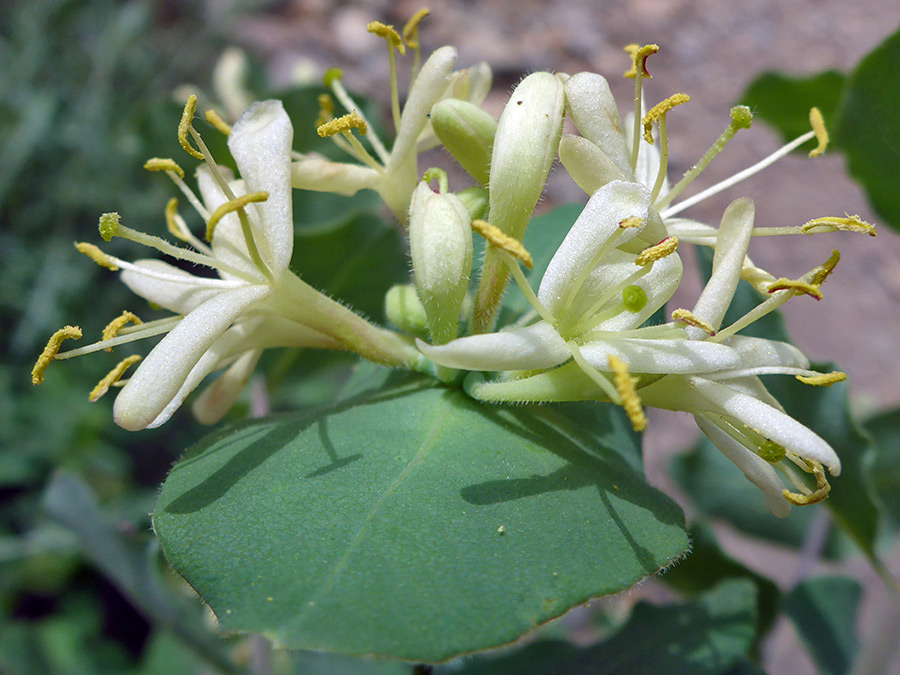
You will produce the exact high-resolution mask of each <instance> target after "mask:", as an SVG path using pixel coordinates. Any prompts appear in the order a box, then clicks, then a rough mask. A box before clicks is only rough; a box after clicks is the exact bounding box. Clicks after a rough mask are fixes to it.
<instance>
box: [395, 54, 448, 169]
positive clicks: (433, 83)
mask: <svg viewBox="0 0 900 675" xmlns="http://www.w3.org/2000/svg"><path fill="white" fill-rule="evenodd" d="M454 65H456V48H455V47H449V46H448V47H441V48H440V49H438V50H436V51H435V52H434V53H432V55H431V56H430V57H428V60H427V61H425V63H424V64H422V69H421V70H420V71H419V74H418V75H417V76H416V81H415V82H414V83H413V86H412V88H411V89H410V90H409V96H408V97H407V99H406V104H405V105H404V106H403V114H402V115H401V117H400V128H399V129H397V138H396V140H395V141H394V146H393V148H391V158H390V160H389V161H388V165H387V170H388V172H389V173H390V172H393V171H394V169H395V168H397V166H398V165H399V164H403V163H404V161H405V160H407V159H408V158H409V156H410V153H411V152H415V148H416V140H417V139H418V138H419V134H420V133H422V129H424V128H425V124H426V123H427V122H428V113H430V112H431V106H433V105H434V104H435V103H437V101H438V99H440V97H441V94H443V93H444V90H445V89H446V88H447V84H448V83H449V82H450V75H451V74H452V73H453V66H454Z"/></svg>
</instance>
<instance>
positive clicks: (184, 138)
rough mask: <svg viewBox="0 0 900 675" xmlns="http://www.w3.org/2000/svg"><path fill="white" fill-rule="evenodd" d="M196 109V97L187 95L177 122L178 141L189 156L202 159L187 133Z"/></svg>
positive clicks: (201, 154)
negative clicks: (179, 119)
mask: <svg viewBox="0 0 900 675" xmlns="http://www.w3.org/2000/svg"><path fill="white" fill-rule="evenodd" d="M196 111H197V97H196V96H195V95H194V94H191V95H190V96H188V100H187V103H185V104H184V112H183V113H181V121H180V122H179V123H178V142H179V143H180V144H181V147H182V148H184V151H185V152H186V153H187V154H189V155H190V156H191V157H195V158H196V159H203V153H201V152H200V151H199V150H197V149H196V148H195V147H194V146H193V145H191V142H190V140H189V139H188V134H189V132H190V128H191V121H192V120H193V119H194V113H195V112H196Z"/></svg>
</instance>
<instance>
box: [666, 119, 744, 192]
mask: <svg viewBox="0 0 900 675" xmlns="http://www.w3.org/2000/svg"><path fill="white" fill-rule="evenodd" d="M730 114H731V123H730V124H729V125H728V126H727V127H726V128H725V131H723V132H722V135H721V136H719V137H718V138H717V139H716V142H715V143H713V144H712V146H711V147H710V149H709V150H707V151H706V153H705V154H704V155H703V157H701V158H700V161H698V162H697V163H696V164H694V166H693V167H691V169H690V171H688V172H687V173H686V174H684V177H683V178H682V179H681V180H680V181H678V183H677V184H676V185H675V187H673V188H672V189H671V190H670V191H669V192H668V193H667V194H666V196H665V197H663V198H662V199H660V200H659V201H658V202H657V203H656V207H657V208H658V209H662V208H663V207H665V206H668V205H669V204H671V203H672V200H673V199H675V197H677V196H678V195H680V194H681V193H682V191H683V190H684V189H685V188H686V187H687V186H688V185H690V184H691V183H692V182H693V181H694V179H695V178H696V177H697V176H699V175H700V174H701V173H702V172H703V170H704V169H705V168H706V167H707V166H709V163H710V162H711V161H712V160H713V158H715V156H716V155H718V154H719V153H720V152H722V150H724V149H725V146H726V145H728V143H729V141H731V139H732V138H734V136H735V134H737V132H738V131H740V130H741V129H749V128H750V125H751V124H752V122H753V114H752V113H751V112H750V108H748V107H747V106H745V105H738V106H735V107H733V108H732V109H731V111H730Z"/></svg>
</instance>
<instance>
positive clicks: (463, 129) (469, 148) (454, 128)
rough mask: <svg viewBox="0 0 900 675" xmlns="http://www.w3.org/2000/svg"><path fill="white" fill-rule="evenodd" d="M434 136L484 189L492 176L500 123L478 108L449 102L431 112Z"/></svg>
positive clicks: (457, 100)
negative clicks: (496, 136)
mask: <svg viewBox="0 0 900 675" xmlns="http://www.w3.org/2000/svg"><path fill="white" fill-rule="evenodd" d="M431 124H432V126H433V127H434V133H435V134H437V137H438V138H439V139H441V143H443V144H444V147H445V148H447V150H448V151H449V152H450V154H451V155H453V158H454V159H455V160H456V161H457V162H459V164H460V166H462V168H464V169H465V170H466V171H468V172H469V174H471V176H472V177H473V178H474V179H475V180H477V181H478V183H479V184H481V185H487V182H488V176H489V175H490V163H491V150H492V149H493V147H494V134H495V133H496V132H497V122H496V121H495V120H494V118H493V117H491V116H490V115H489V114H488V113H486V112H485V111H483V110H482V109H481V108H479V107H478V106H477V105H474V104H472V103H469V102H468V101H461V100H459V99H454V98H448V99H444V100H443V101H441V102H439V103H438V104H437V105H435V106H434V107H433V108H432V109H431Z"/></svg>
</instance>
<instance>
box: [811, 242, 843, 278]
mask: <svg viewBox="0 0 900 675" xmlns="http://www.w3.org/2000/svg"><path fill="white" fill-rule="evenodd" d="M840 261H841V252H840V251H838V250H837V249H834V250H833V251H832V252H831V256H830V257H829V258H828V260H826V261H825V262H824V263H822V265H821V266H820V267H817V268H816V269H815V270H813V275H812V279H810V283H812V284H815V285H816V286H819V285H821V283H822V282H823V281H825V280H826V279H827V278H828V277H830V276H831V273H832V272H834V268H835V267H837V264H838V263H839V262H840Z"/></svg>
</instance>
